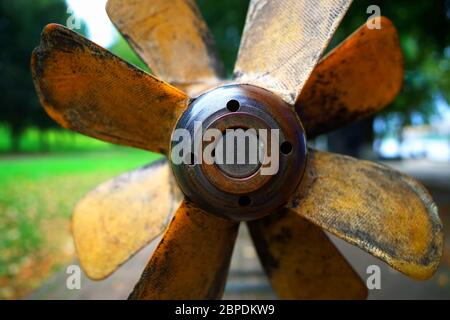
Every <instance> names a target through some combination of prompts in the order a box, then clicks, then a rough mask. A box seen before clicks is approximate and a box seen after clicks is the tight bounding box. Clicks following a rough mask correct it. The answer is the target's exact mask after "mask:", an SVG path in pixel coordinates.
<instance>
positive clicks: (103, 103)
mask: <svg viewBox="0 0 450 320" xmlns="http://www.w3.org/2000/svg"><path fill="white" fill-rule="evenodd" d="M32 73H33V80H34V83H35V86H36V90H37V92H38V95H39V98H40V100H41V104H42V105H43V106H44V108H45V110H46V111H47V113H48V114H49V115H50V117H52V118H53V119H54V120H55V121H56V122H58V123H59V124H60V125H62V126H63V127H65V128H69V129H72V130H74V131H78V132H80V133H83V134H85V135H88V136H91V137H94V138H98V139H101V140H104V141H107V142H112V143H116V144H122V145H127V146H132V147H137V148H141V149H146V150H150V151H155V152H162V153H167V150H168V148H169V144H170V135H171V133H172V129H173V127H174V125H175V122H176V120H177V119H178V116H179V115H180V114H181V113H182V112H183V111H184V110H185V109H186V107H187V104H188V100H189V98H188V97H187V96H186V95H185V94H184V93H183V92H181V91H179V90H178V89H176V88H174V87H172V86H170V85H169V84H167V83H164V82H162V81H161V80H158V79H156V78H154V77H153V76H151V75H148V74H146V73H145V72H143V71H141V70H138V69H136V68H135V67H133V66H131V65H129V64H128V63H126V62H125V61H123V60H121V59H119V58H118V57H116V56H114V55H113V54H111V53H110V52H108V51H107V50H105V49H103V48H101V47H99V46H98V45H96V44H94V43H93V42H91V41H89V40H88V39H86V38H84V37H83V36H81V35H79V34H77V33H75V32H73V31H71V30H69V29H67V28H65V27H63V26H60V25H56V24H50V25H48V26H47V27H46V28H45V29H44V32H43V34H42V40H41V44H40V46H39V47H38V48H36V49H35V50H34V52H33V57H32Z"/></svg>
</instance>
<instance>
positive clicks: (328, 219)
mask: <svg viewBox="0 0 450 320" xmlns="http://www.w3.org/2000/svg"><path fill="white" fill-rule="evenodd" d="M288 207H289V208H292V209H293V210H295V211H296V212H297V213H298V214H300V215H301V216H303V217H304V218H306V219H308V220H309V221H311V222H313V223H315V224H317V225H319V226H320V227H322V228H324V229H325V230H327V231H329V232H331V233H333V234H334V235H336V236H338V237H340V238H342V239H344V240H346V241H348V242H350V243H351V244H354V245H356V246H358V247H360V248H362V249H364V250H366V251H367V252H369V253H371V254H372V255H374V256H376V257H378V258H380V259H382V260H384V261H385V262H387V263H388V264H389V265H391V266H392V267H393V268H395V269H397V270H399V271H400V272H403V273H405V274H406V275H409V276H411V277H413V278H416V279H427V278H429V277H431V276H432V274H433V273H434V271H435V270H436V268H437V267H438V264H439V261H440V258H441V255H442V246H443V232H442V223H441V221H440V219H439V215H438V210H437V207H436V205H435V204H434V202H433V199H432V198H431V196H430V195H429V193H428V192H427V191H426V190H425V188H424V187H423V186H422V185H421V184H419V183H418V182H417V181H415V180H414V179H413V178H411V177H409V176H407V175H404V174H402V173H399V172H397V171H395V170H393V169H391V168H389V167H386V166H383V165H380V164H377V163H373V162H369V161H361V160H357V159H354V158H351V157H347V156H342V155H337V154H331V153H326V152H320V151H315V150H309V156H308V161H307V167H306V170H305V176H304V178H303V180H302V183H301V184H300V186H299V187H298V189H297V191H296V192H295V194H294V195H293V197H292V198H291V200H290V202H289V204H288Z"/></svg>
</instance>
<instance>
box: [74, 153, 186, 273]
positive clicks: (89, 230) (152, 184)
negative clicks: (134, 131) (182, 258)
mask: <svg viewBox="0 0 450 320" xmlns="http://www.w3.org/2000/svg"><path fill="white" fill-rule="evenodd" d="M169 176H170V168H169V166H168V164H167V162H165V161H164V162H161V161H160V162H157V163H155V164H152V165H150V166H147V167H143V168H141V169H137V170H134V171H130V172H128V173H125V174H123V175H120V176H119V177H117V178H114V179H112V180H110V181H107V182H105V183H103V184H101V185H100V186H98V187H97V188H96V189H94V190H92V191H91V192H89V193H88V194H87V195H86V196H85V197H84V198H83V199H81V200H80V201H79V202H78V204H77V205H76V207H75V209H74V213H73V217H72V233H73V236H74V239H75V246H76V249H77V253H78V258H79V260H80V263H81V266H82V267H83V270H84V271H85V272H86V274H87V275H88V276H89V277H90V278H92V279H95V280H98V279H103V278H105V277H106V276H108V275H109V274H111V273H112V272H113V271H115V270H116V269H117V268H118V267H119V266H120V265H121V264H122V263H124V262H125V261H126V260H128V259H129V258H130V257H131V256H133V255H134V254H135V253H136V252H137V251H138V250H139V249H141V248H142V247H143V246H144V245H146V244H147V243H149V242H150V241H151V240H153V239H155V238H156V237H157V236H158V235H160V234H161V233H162V232H163V231H164V230H165V228H166V226H167V224H168V222H169V221H170V218H171V216H172V213H174V212H175V210H176V209H177V208H178V205H179V203H180V201H179V199H177V197H174V195H173V192H172V190H171V187H170V177H169Z"/></svg>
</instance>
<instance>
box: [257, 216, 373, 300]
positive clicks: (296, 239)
mask: <svg viewBox="0 0 450 320" xmlns="http://www.w3.org/2000/svg"><path fill="white" fill-rule="evenodd" d="M248 226H249V230H250V234H251V236H252V239H253V242H254V243H255V247H256V250H257V252H258V255H259V258H260V260H261V262H262V264H263V266H264V269H265V271H266V273H267V275H268V277H269V279H270V281H271V283H272V287H273V288H274V290H275V292H276V293H277V295H278V296H279V297H280V298H281V299H293V300H305V299H365V298H366V297H367V288H366V286H365V285H364V283H363V282H362V280H361V279H360V277H359V276H358V275H357V274H356V272H355V271H354V270H353V268H352V267H351V266H350V264H349V263H348V262H347V260H346V259H345V258H344V257H343V256H342V255H341V254H340V252H339V250H338V249H337V248H336V247H335V246H334V244H333V243H332V242H331V241H330V240H329V239H328V237H327V236H326V235H325V233H324V232H323V231H322V230H321V229H320V228H319V227H317V226H315V225H314V224H312V223H310V222H308V221H307V220H305V219H303V218H302V217H300V216H299V215H298V214H296V213H295V212H293V211H291V210H289V209H284V210H280V212H278V213H276V214H271V215H269V216H266V217H265V218H263V219H260V220H255V221H252V222H248Z"/></svg>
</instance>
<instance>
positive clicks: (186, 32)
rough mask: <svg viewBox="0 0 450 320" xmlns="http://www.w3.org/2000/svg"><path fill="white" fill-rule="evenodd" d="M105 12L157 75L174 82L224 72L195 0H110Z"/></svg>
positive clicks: (206, 79)
mask: <svg viewBox="0 0 450 320" xmlns="http://www.w3.org/2000/svg"><path fill="white" fill-rule="evenodd" d="M107 11H108V15H109V17H110V18H111V20H112V21H113V23H114V24H115V26H116V27H117V29H119V30H120V32H121V33H122V34H123V35H124V37H125V38H126V39H127V40H128V41H129V42H130V44H131V45H132V47H133V48H134V50H135V51H136V52H137V53H138V54H139V55H140V56H141V58H142V59H143V60H144V61H145V62H146V64H147V65H148V66H149V67H150V68H151V69H152V70H153V71H154V72H155V74H157V75H158V76H159V77H161V78H162V79H164V80H165V81H168V82H170V83H172V84H173V85H175V86H177V87H180V88H186V86H187V85H191V84H198V83H212V84H214V83H215V82H217V80H218V79H219V78H220V77H221V76H223V70H224V69H223V66H222V62H221V61H220V59H219V58H218V55H217V52H216V49H215V46H214V40H213V38H212V36H211V34H210V32H209V30H208V26H207V25H206V23H205V21H204V20H203V17H202V15H201V13H200V11H199V9H198V7H197V5H196V3H195V1H194V0H171V1H167V0H152V1H146V0H132V1H126V0H109V1H108V5H107Z"/></svg>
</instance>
